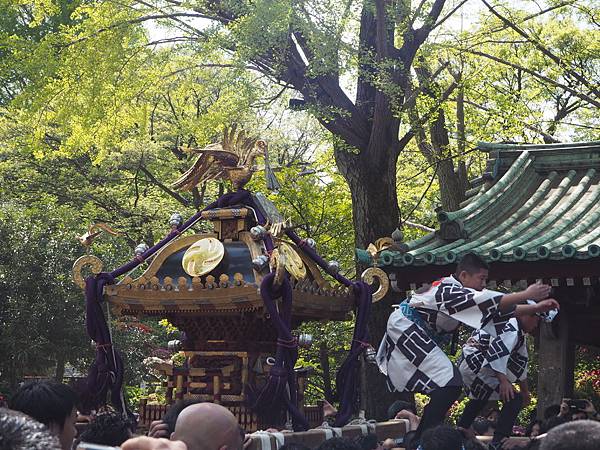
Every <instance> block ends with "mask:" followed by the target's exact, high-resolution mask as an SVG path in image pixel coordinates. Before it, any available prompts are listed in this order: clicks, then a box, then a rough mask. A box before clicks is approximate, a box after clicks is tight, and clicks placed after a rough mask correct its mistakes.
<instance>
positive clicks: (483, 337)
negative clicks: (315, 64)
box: [457, 310, 557, 449]
mask: <svg viewBox="0 0 600 450" xmlns="http://www.w3.org/2000/svg"><path fill="white" fill-rule="evenodd" d="M556 312H557V310H552V311H549V312H547V313H538V314H531V315H522V316H519V317H512V318H510V319H509V320H508V321H507V322H506V323H505V325H504V327H502V329H501V330H500V331H499V332H498V329H488V330H487V331H486V330H475V331H474V332H473V334H472V335H471V337H470V338H469V340H468V341H467V342H466V344H465V345H464V346H463V351H462V355H461V356H460V359H459V361H458V363H457V364H458V369H459V371H460V373H461V375H462V378H463V382H464V385H465V391H466V393H467V395H468V396H469V399H470V400H469V402H468V403H467V405H466V406H465V409H464V410H463V413H462V415H461V417H460V419H459V421H458V424H457V426H459V427H462V428H469V427H470V426H471V425H472V424H473V421H474V420H475V418H476V417H477V415H479V413H480V412H481V410H482V409H483V408H484V407H485V406H486V404H487V402H488V401H489V400H502V402H503V403H504V404H503V406H502V411H501V412H500V417H499V418H498V424H497V426H496V430H495V432H494V437H493V440H492V443H491V444H490V448H492V449H494V448H501V446H502V440H503V439H504V438H505V437H508V436H510V435H511V434H512V428H513V426H514V424H515V421H516V420H517V416H518V415H519V412H520V411H521V408H523V407H524V406H527V405H528V404H529V401H530V394H529V387H528V385H527V362H528V355H527V341H526V339H525V334H532V333H533V332H534V331H535V330H536V329H537V327H538V325H539V322H540V318H541V319H543V320H544V321H547V322H549V321H551V320H552V319H553V318H554V316H555V315H556ZM513 383H518V385H519V388H520V390H519V392H515V390H514V388H513Z"/></svg>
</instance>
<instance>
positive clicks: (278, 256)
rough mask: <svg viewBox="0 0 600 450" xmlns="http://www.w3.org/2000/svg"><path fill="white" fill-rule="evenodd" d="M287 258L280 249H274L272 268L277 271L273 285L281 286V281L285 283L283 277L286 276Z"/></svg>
mask: <svg viewBox="0 0 600 450" xmlns="http://www.w3.org/2000/svg"><path fill="white" fill-rule="evenodd" d="M285 260H286V257H285V255H284V254H282V253H280V252H279V250H278V249H275V250H273V252H272V253H271V268H272V269H273V270H274V271H275V277H274V278H273V285H274V286H276V287H279V286H281V283H283V278H284V277H285Z"/></svg>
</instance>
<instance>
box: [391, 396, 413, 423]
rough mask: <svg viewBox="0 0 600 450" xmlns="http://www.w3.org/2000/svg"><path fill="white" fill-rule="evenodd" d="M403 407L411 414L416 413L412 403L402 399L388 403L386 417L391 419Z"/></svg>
mask: <svg viewBox="0 0 600 450" xmlns="http://www.w3.org/2000/svg"><path fill="white" fill-rule="evenodd" d="M403 409H405V410H407V411H410V412H411V413H413V414H416V413H417V410H416V409H415V407H414V406H413V404H412V403H410V402H405V401H403V400H396V401H395V402H394V403H392V404H391V405H390V407H389V408H388V419H393V418H395V417H396V414H398V413H399V412H400V411H402V410H403Z"/></svg>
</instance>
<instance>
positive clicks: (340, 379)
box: [335, 281, 373, 427]
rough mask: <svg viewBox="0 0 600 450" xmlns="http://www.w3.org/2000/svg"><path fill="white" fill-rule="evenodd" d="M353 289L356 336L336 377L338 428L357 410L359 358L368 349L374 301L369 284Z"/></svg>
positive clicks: (336, 423) (358, 284)
mask: <svg viewBox="0 0 600 450" xmlns="http://www.w3.org/2000/svg"><path fill="white" fill-rule="evenodd" d="M353 289H354V295H355V296H356V300H357V305H356V323H355V324H354V335H353V336H352V346H351V347H350V352H348V356H347V357H346V359H345V360H344V362H343V363H342V365H341V366H340V368H339V370H338V373H337V375H336V377H335V384H336V394H337V397H338V399H339V401H340V408H339V410H338V413H337V415H336V418H335V426H336V427H341V426H344V425H346V423H348V421H349V420H350V419H351V418H352V415H353V413H354V411H355V410H356V406H357V404H358V402H357V400H358V394H359V393H358V380H359V373H358V369H359V367H360V364H359V360H360V359H359V358H360V355H361V354H362V352H364V350H365V348H366V347H365V343H366V342H368V341H369V330H368V327H367V324H368V321H369V315H370V314H371V303H372V301H373V298H372V297H373V296H372V294H371V288H370V287H369V285H368V284H366V283H364V282H362V281H358V282H355V283H353Z"/></svg>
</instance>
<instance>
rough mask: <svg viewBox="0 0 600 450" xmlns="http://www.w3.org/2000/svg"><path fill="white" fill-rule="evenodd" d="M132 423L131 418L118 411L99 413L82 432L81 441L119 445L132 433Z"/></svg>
mask: <svg viewBox="0 0 600 450" xmlns="http://www.w3.org/2000/svg"><path fill="white" fill-rule="evenodd" d="M132 428H133V427H132V424H131V421H130V420H129V418H124V417H123V414H122V413H120V412H117V411H109V412H104V413H101V414H98V415H97V416H96V417H95V418H94V420H93V421H92V422H91V423H90V424H89V426H88V428H87V429H86V430H85V431H84V432H83V433H81V441H82V442H89V443H90V444H101V445H111V446H119V445H121V444H122V443H123V442H125V441H126V440H127V439H129V438H130V437H131V434H132V431H133V430H132Z"/></svg>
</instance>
